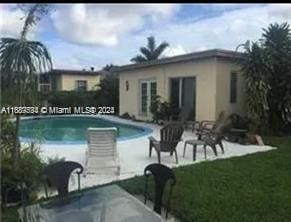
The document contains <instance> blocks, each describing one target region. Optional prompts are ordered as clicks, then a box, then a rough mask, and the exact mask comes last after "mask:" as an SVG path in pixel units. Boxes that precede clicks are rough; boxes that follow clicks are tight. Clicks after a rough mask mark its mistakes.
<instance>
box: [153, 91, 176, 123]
mask: <svg viewBox="0 0 291 222" xmlns="http://www.w3.org/2000/svg"><path fill="white" fill-rule="evenodd" d="M150 111H151V113H152V114H153V122H156V123H159V120H169V118H170V116H171V108H170V104H169V103H168V102H166V101H164V102H161V97H160V96H159V95H156V96H155V97H154V98H153V101H152V104H151V107H150Z"/></svg>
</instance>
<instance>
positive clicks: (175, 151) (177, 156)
mask: <svg viewBox="0 0 291 222" xmlns="http://www.w3.org/2000/svg"><path fill="white" fill-rule="evenodd" d="M174 152H175V156H176V164H178V163H179V161H178V154H177V150H175V151H174Z"/></svg>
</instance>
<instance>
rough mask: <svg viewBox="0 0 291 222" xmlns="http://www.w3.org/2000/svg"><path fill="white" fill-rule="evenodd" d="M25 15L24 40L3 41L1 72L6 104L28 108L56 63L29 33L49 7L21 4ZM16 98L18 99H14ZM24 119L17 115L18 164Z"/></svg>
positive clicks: (22, 37)
mask: <svg viewBox="0 0 291 222" xmlns="http://www.w3.org/2000/svg"><path fill="white" fill-rule="evenodd" d="M19 7H20V8H21V9H22V10H23V11H24V12H25V14H26V15H25V17H24V18H25V20H24V25H23V28H22V30H21V33H20V38H19V39H15V38H1V42H0V71H1V80H2V85H1V86H2V87H3V88H2V92H3V94H5V95H10V98H9V101H5V103H6V104H5V105H16V106H24V105H27V104H30V103H32V98H33V95H34V94H35V91H36V89H37V88H36V87H37V75H38V74H40V73H43V72H46V71H49V70H51V69H52V60H51V57H50V54H49V52H48V50H47V49H46V47H45V45H43V44H42V43H41V42H39V41H28V40H27V33H28V31H29V28H30V27H32V26H33V25H35V24H36V23H37V21H38V20H40V17H41V16H42V15H44V14H46V13H47V12H48V9H49V8H48V5H47V4H27V5H19ZM13 96H14V98H13ZM19 122H20V116H19V115H16V133H15V142H14V150H13V151H12V154H13V159H14V161H15V160H16V159H17V157H18V155H19V148H20V143H19V140H18V137H19V134H18V132H19Z"/></svg>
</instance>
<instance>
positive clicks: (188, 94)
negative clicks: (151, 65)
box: [170, 77, 196, 119]
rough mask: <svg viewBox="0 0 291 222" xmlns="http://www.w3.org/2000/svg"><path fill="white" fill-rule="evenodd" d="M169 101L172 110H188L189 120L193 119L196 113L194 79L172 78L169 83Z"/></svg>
mask: <svg viewBox="0 0 291 222" xmlns="http://www.w3.org/2000/svg"><path fill="white" fill-rule="evenodd" d="M170 93H171V94H170V96H171V97H170V101H171V106H172V108H174V109H182V108H183V107H185V108H187V109H190V112H191V115H190V117H191V119H195V111H196V78H195V77H183V78H172V79H171V81H170Z"/></svg>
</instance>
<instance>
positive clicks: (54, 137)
mask: <svg viewBox="0 0 291 222" xmlns="http://www.w3.org/2000/svg"><path fill="white" fill-rule="evenodd" d="M89 127H97V128H104V127H116V128H117V132H118V138H117V139H118V140H125V139H130V138H136V137H139V136H143V135H146V134H148V133H150V132H151V129H149V128H142V127H137V126H132V125H127V124H121V123H117V122H113V121H108V120H105V119H102V118H96V117H75V116H72V117H47V118H33V119H25V120H21V122H20V140H21V141H40V142H42V143H73V144H74V143H85V142H86V134H87V128H89Z"/></svg>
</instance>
